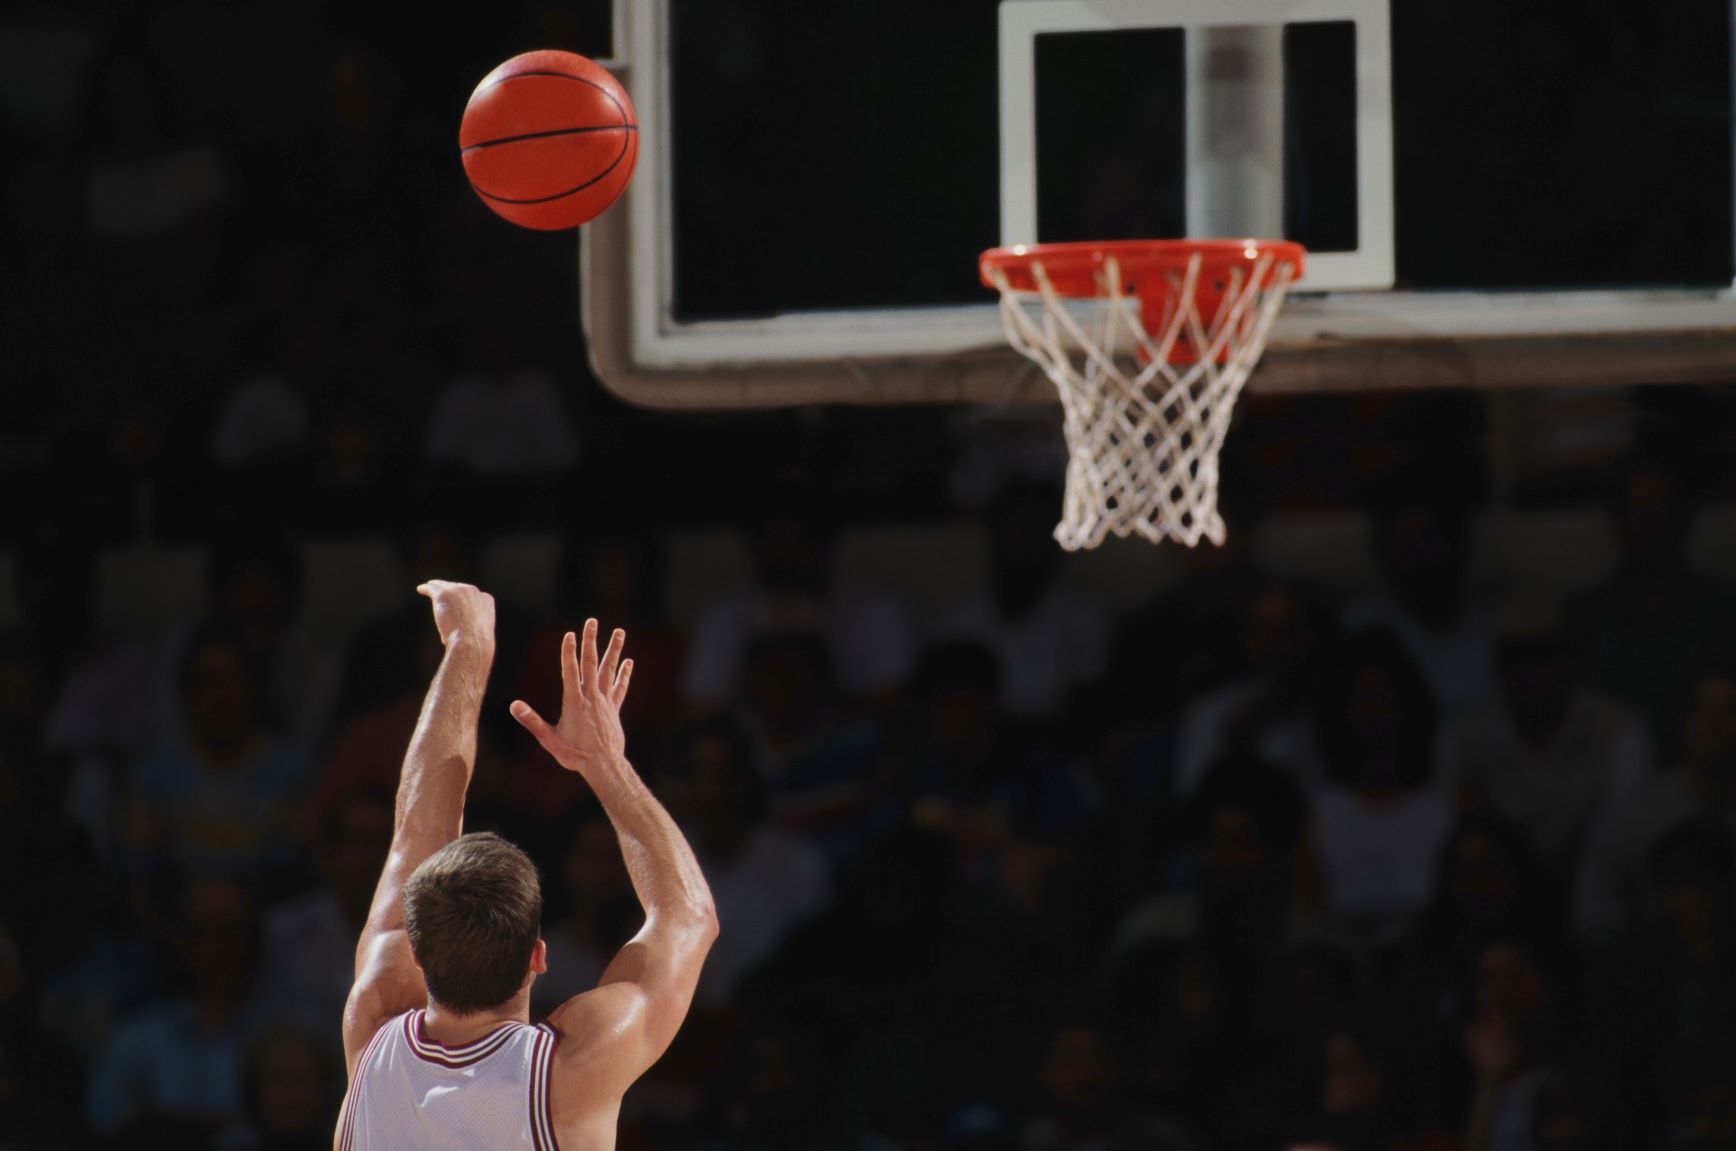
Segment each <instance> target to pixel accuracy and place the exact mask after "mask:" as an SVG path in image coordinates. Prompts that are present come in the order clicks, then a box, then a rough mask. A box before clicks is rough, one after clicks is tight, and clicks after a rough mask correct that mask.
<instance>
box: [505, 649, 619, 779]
mask: <svg viewBox="0 0 1736 1151" xmlns="http://www.w3.org/2000/svg"><path fill="white" fill-rule="evenodd" d="M626 642H627V633H626V632H624V631H622V630H620V629H619V628H616V629H615V633H614V634H613V635H611V636H610V637H609V649H608V650H607V651H605V652H604V653H603V655H602V658H601V659H599V658H598V657H597V621H596V620H594V619H589V620H586V621H585V632H584V638H583V640H580V639H579V638H578V637H576V636H574V635H573V633H572V632H570V631H569V632H568V633H567V634H566V638H564V639H563V640H561V686H562V688H563V690H562V692H561V716H560V722H558V723H556V724H554V725H553V726H550V725H549V723H548V722H547V721H545V720H544V719H543V717H542V716H540V715H538V714H537V713H536V711H535V709H534V708H532V707H531V706H530V704H528V703H526V702H524V700H522V699H515V700H513V701H512V717H513V718H514V719H516V720H518V722H519V723H521V724H523V725H524V729H525V730H526V731H528V732H530V733H531V734H532V735H534V736H536V740H537V742H538V743H540V744H542V745H543V750H544V751H547V752H548V753H549V754H550V755H552V756H554V757H555V762H556V763H558V764H560V765H561V766H562V767H564V768H566V769H567V770H568V771H576V772H579V773H580V774H588V773H590V772H592V771H595V770H599V769H602V770H606V769H607V768H609V767H610V766H612V765H614V764H616V763H619V762H621V760H622V759H623V758H624V756H625V755H626V751H627V736H626V733H624V732H623V731H622V730H621V704H622V703H623V702H624V701H625V700H626V698H627V685H628V683H629V682H630V681H631V680H632V678H633V661H632V660H630V659H629V660H625V661H623V660H622V659H621V649H622V647H624V646H625V645H626Z"/></svg>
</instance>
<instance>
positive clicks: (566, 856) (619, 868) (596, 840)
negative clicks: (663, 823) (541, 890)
mask: <svg viewBox="0 0 1736 1151" xmlns="http://www.w3.org/2000/svg"><path fill="white" fill-rule="evenodd" d="M555 843H556V845H557V848H558V851H557V855H556V859H557V860H558V864H557V868H556V870H555V872H554V874H553V875H552V876H550V882H549V884H548V886H547V896H548V904H547V912H546V914H545V916H544V919H545V926H544V928H543V938H544V939H546V940H547V941H548V967H549V969H548V971H546V972H545V973H544V974H543V975H542V976H541V977H540V978H539V979H538V980H537V981H536V982H535V983H534V984H532V986H531V1013H532V1014H533V1015H535V1016H539V1017H540V1016H544V1015H547V1014H548V1013H549V1012H551V1011H553V1010H554V1009H555V1008H557V1007H559V1006H560V1005H561V1004H562V1003H565V1002H566V1001H567V1000H568V999H571V998H572V997H573V996H575V995H581V994H583V993H584V992H586V991H589V990H591V989H592V988H593V987H596V986H597V984H598V982H599V980H600V979H601V978H602V975H603V969H604V968H605V967H607V966H608V965H609V960H611V959H613V958H614V957H615V953H616V952H617V951H619V950H620V949H621V947H622V946H623V945H624V944H625V943H626V942H627V940H628V939H630V938H632V936H633V934H634V933H635V932H636V931H638V929H639V925H640V924H641V923H642V922H643V921H644V919H645V912H644V909H643V908H641V907H640V906H639V899H638V897H637V896H636V895H634V893H633V886H632V884H631V882H630V881H629V880H628V877H627V868H626V865H625V864H624V863H623V862H622V860H621V845H620V843H618V842H617V841H616V839H615V828H614V826H613V825H612V824H611V823H610V822H609V817H608V816H607V815H605V814H604V812H603V808H602V805H600V804H598V803H595V802H586V803H583V804H581V805H580V806H579V809H578V811H577V812H576V813H575V814H574V815H573V817H572V819H571V821H570V822H569V823H568V824H567V825H566V826H565V827H564V828H562V831H561V834H560V836H558V837H557V838H556V839H555Z"/></svg>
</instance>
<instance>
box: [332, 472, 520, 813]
mask: <svg viewBox="0 0 1736 1151" xmlns="http://www.w3.org/2000/svg"><path fill="white" fill-rule="evenodd" d="M405 498H406V499H407V500H409V501H411V502H412V504H413V505H414V506H412V507H409V508H405V509H400V512H399V513H398V514H399V517H400V518H399V520H398V522H399V524H400V530H399V532H398V534H397V537H396V539H395V540H394V541H393V542H394V543H395V544H396V550H397V556H398V561H399V563H400V565H401V568H402V575H403V584H402V585H400V586H401V587H402V589H403V590H402V592H401V593H400V596H401V598H399V599H398V600H396V601H394V607H393V609H392V610H391V611H389V612H386V613H385V614H383V615H380V616H378V617H376V618H374V619H372V620H369V621H368V622H367V623H366V624H365V625H363V626H362V627H361V628H360V629H359V630H358V631H357V632H356V633H355V635H353V636H352V637H351V638H350V642H349V647H348V649H347V650H346V651H345V653H344V659H343V673H342V675H341V676H340V677H339V682H340V683H341V684H342V685H343V686H342V687H341V688H340V689H339V690H338V692H337V693H336V700H335V703H334V718H335V719H336V720H337V722H338V723H340V724H342V723H344V722H345V721H347V720H349V719H352V718H354V717H355V716H357V715H358V714H360V713H362V712H364V711H369V710H372V709H374V708H376V707H379V706H380V705H382V704H387V703H393V702H397V703H403V702H404V700H405V698H406V697H407V696H414V703H412V704H410V705H409V706H411V707H419V706H420V702H421V699H422V695H423V693H424V692H426V691H427V689H428V680H429V678H430V677H431V676H432V674H433V669H434V668H435V667H438V666H439V662H440V659H439V656H440V648H439V647H438V644H439V636H438V634H437V633H435V631H434V625H433V619H432V617H431V616H430V615H429V614H428V601H427V600H426V599H424V598H423V597H421V596H420V595H417V594H415V592H414V589H415V588H416V587H417V586H418V585H420V584H422V583H424V582H426V581H427V580H431V579H443V580H455V581H458V582H461V583H476V582H477V581H478V580H480V579H481V578H482V576H481V570H480V559H479V557H480V555H481V553H482V547H483V543H484V541H483V540H482V539H481V538H479V537H478V536H477V534H476V533H475V532H474V531H473V530H472V529H471V527H470V526H469V524H468V523H467V522H466V521H465V519H464V516H463V511H464V509H465V507H466V505H465V504H464V503H463V502H462V501H457V500H452V499H450V498H439V497H433V496H430V495H429V493H425V492H408V493H405ZM495 618H496V623H495V637H496V638H495V667H496V668H497V669H505V668H511V667H514V666H515V665H516V661H517V659H518V653H519V650H520V648H521V647H522V646H523V642H524V638H523V637H524V634H525V631H526V627H525V624H524V621H523V619H522V617H521V616H520V615H519V614H518V612H517V611H515V610H514V609H513V606H512V605H511V604H510V603H506V602H501V601H499V600H497V601H496V603H495ZM430 639H432V641H433V643H434V645H435V646H434V647H432V648H430V647H429V646H428V645H429V641H430ZM430 651H431V652H432V653H433V655H434V661H433V663H431V664H426V665H424V664H423V663H421V662H419V658H418V657H419V656H420V655H424V654H427V653H429V652H430ZM550 674H553V670H552V669H551V671H550ZM509 689H510V680H509V678H508V677H507V676H505V675H501V676H499V678H498V681H491V683H490V692H491V695H492V693H496V692H501V691H506V690H509ZM495 714H497V713H495V712H489V711H486V710H485V711H484V717H485V720H486V719H487V718H488V717H490V716H491V715H495ZM498 714H500V715H504V714H505V709H504V708H501V709H499V710H498ZM506 723H507V724H510V725H511V726H512V727H514V728H516V727H517V725H516V724H512V723H511V720H510V719H509V720H507V721H506ZM485 726H486V724H485ZM485 734H487V732H485ZM408 735H409V732H408V731H406V732H405V736H406V742H407V741H408ZM402 753H403V748H402V746H401V745H400V747H399V748H398V750H397V751H396V752H394V753H393V754H392V756H391V758H392V760H393V761H394V771H393V775H392V779H393V782H394V786H395V784H396V780H397V775H396V770H395V765H396V761H397V760H398V759H400V758H402Z"/></svg>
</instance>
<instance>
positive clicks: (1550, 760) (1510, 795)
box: [1449, 605, 1652, 876]
mask: <svg viewBox="0 0 1736 1151" xmlns="http://www.w3.org/2000/svg"><path fill="white" fill-rule="evenodd" d="M1520 610H1524V609H1520ZM1497 650H1498V657H1499V664H1500V671H1501V698H1500V701H1499V702H1498V703H1497V704H1495V705H1494V706H1491V707H1487V708H1483V709H1480V710H1478V711H1476V712H1473V713H1471V714H1469V715H1467V716H1465V717H1464V718H1463V719H1462V720H1460V721H1459V722H1458V723H1457V724H1456V725H1455V727H1454V729H1453V730H1452V731H1451V733H1450V734H1449V756H1450V757H1451V762H1452V764H1453V766H1454V772H1455V776H1456V778H1457V779H1458V782H1459V784H1460V787H1461V788H1462V789H1463V791H1464V793H1465V795H1466V797H1467V799H1468V800H1469V801H1470V802H1471V803H1473V804H1478V803H1487V804H1489V805H1490V806H1491V807H1493V808H1494V809H1495V810H1496V811H1498V812H1500V813H1501V814H1502V815H1504V816H1506V817H1507V818H1508V819H1510V820H1512V821H1513V822H1514V823H1516V824H1518V825H1519V826H1520V827H1522V828H1524V829H1525V831H1526V833H1527V834H1528V835H1529V836H1530V839H1531V842H1532V843H1533V845H1535V846H1536V848H1537V850H1538V852H1539V853H1540V854H1541V855H1542V856H1543V858H1544V860H1545V861H1546V862H1548V863H1549V864H1550V865H1551V866H1552V867H1553V868H1554V869H1555V870H1556V872H1557V874H1560V875H1562V876H1567V875H1571V874H1572V869H1573V865H1574V863H1575V861H1576V859H1577V857H1578V854H1579V851H1580V849H1581V847H1582V846H1583V845H1584V842H1585V839H1586V837H1587V835H1588V834H1589V833H1590V832H1591V831H1592V829H1593V828H1594V827H1596V826H1598V825H1599V824H1600V823H1602V822H1604V821H1606V820H1608V819H1609V818H1610V817H1611V816H1612V815H1613V814H1614V812H1616V811H1618V810H1620V809H1621V808H1622V807H1624V806H1625V805H1626V804H1627V803H1628V801H1629V800H1630V799H1631V797H1632V796H1633V795H1635V794H1636V793H1637V792H1638V791H1639V790H1641V789H1642V788H1643V787H1645V786H1646V784H1647V783H1648V782H1649V781H1650V777H1651V774H1652V746H1651V737H1650V735H1649V733H1648V732H1647V731H1646V728H1645V725H1644V724H1643V723H1642V722H1641V720H1640V717H1639V716H1638V715H1637V714H1635V713H1634V712H1633V711H1632V709H1630V708H1629V707H1628V706H1627V705H1626V704H1624V703H1622V702H1621V701H1620V700H1617V699H1616V698H1615V697H1613V696H1611V695H1608V694H1606V693H1604V692H1602V691H1599V690H1597V689H1596V688H1594V687H1591V686H1590V685H1588V684H1586V683H1585V682H1584V681H1583V679H1582V678H1581V677H1580V675H1579V673H1578V670H1577V665H1576V663H1575V661H1574V658H1573V654H1572V652H1570V651H1569V649H1568V642H1567V638H1566V635H1565V633H1564V631H1563V628H1562V617H1561V613H1560V612H1559V611H1558V610H1553V609H1552V608H1551V606H1550V605H1537V607H1536V608H1535V610H1532V611H1527V612H1526V615H1525V616H1524V617H1513V618H1510V619H1509V620H1508V621H1507V622H1506V623H1505V624H1504V626H1503V634H1502V638H1501V641H1500V644H1499V646H1498V649H1497Z"/></svg>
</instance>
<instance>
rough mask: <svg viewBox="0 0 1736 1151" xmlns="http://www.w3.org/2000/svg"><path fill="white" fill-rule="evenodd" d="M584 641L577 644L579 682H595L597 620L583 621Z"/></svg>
mask: <svg viewBox="0 0 1736 1151" xmlns="http://www.w3.org/2000/svg"><path fill="white" fill-rule="evenodd" d="M584 638H585V642H584V643H583V644H581V645H580V646H579V683H580V685H581V686H582V685H584V684H587V683H590V684H594V683H596V682H597V621H596V620H595V619H588V620H586V621H585V637H584Z"/></svg>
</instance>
